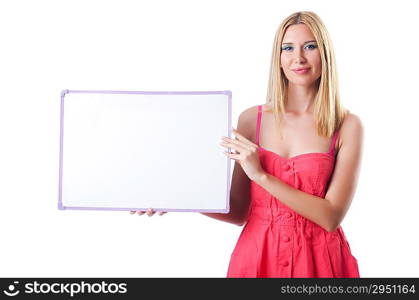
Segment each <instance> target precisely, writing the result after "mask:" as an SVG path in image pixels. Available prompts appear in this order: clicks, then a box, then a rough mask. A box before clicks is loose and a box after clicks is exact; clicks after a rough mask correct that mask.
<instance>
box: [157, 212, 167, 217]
mask: <svg viewBox="0 0 419 300" xmlns="http://www.w3.org/2000/svg"><path fill="white" fill-rule="evenodd" d="M165 213H167V211H160V212H159V216H162V215H164V214H165Z"/></svg>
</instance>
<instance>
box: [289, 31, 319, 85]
mask: <svg viewBox="0 0 419 300" xmlns="http://www.w3.org/2000/svg"><path fill="white" fill-rule="evenodd" d="M281 48H282V51H281V67H282V70H283V71H284V73H285V76H286V77H287V79H288V80H289V82H291V83H293V84H296V85H312V84H313V83H314V82H315V81H316V80H317V79H318V78H319V77H320V75H321V68H322V65H321V58H320V51H319V48H318V45H317V43H316V40H315V38H314V36H313V34H312V33H311V30H310V29H309V28H308V27H307V25H305V24H297V25H291V26H290V27H288V28H287V30H286V32H285V35H284V38H283V40H282V45H281ZM301 68H304V69H306V70H303V71H300V72H298V71H297V69H301Z"/></svg>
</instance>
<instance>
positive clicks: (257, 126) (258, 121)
mask: <svg viewBox="0 0 419 300" xmlns="http://www.w3.org/2000/svg"><path fill="white" fill-rule="evenodd" d="M261 118H262V105H258V120H257V123H256V144H257V145H258V146H259V132H260V119H261Z"/></svg>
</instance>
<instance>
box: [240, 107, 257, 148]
mask: <svg viewBox="0 0 419 300" xmlns="http://www.w3.org/2000/svg"><path fill="white" fill-rule="evenodd" d="M258 106H259V105H254V106H251V107H248V108H246V109H245V110H243V111H242V112H241V113H240V115H239V121H238V124H237V130H238V131H239V132H240V133H241V134H242V135H243V136H244V137H245V138H247V139H249V140H252V141H253V140H254V139H255V131H256V125H257V124H256V122H257V114H258Z"/></svg>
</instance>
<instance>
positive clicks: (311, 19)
mask: <svg viewBox="0 0 419 300" xmlns="http://www.w3.org/2000/svg"><path fill="white" fill-rule="evenodd" d="M233 133H234V135H235V139H230V138H228V137H223V138H222V142H221V145H222V146H223V147H226V148H229V149H233V150H234V152H225V154H226V155H227V156H228V157H229V158H231V159H234V160H235V166H234V171H233V178H232V186H231V194H230V212H229V213H228V214H218V213H204V214H205V215H207V216H209V217H212V218H215V219H218V220H222V221H226V222H230V223H233V224H237V225H240V226H242V225H244V228H243V230H242V232H241V234H240V237H239V239H238V241H237V244H236V246H235V248H234V251H233V253H232V255H231V260H230V264H229V268H228V273H227V277H359V270H358V263H357V260H356V258H355V257H354V256H353V255H352V253H351V250H350V247H349V243H348V241H347V239H346V237H345V234H344V232H343V230H342V227H341V226H340V223H341V222H342V220H343V218H344V216H345V214H346V213H347V211H348V209H349V207H350V204H351V202H352V198H353V196H354V193H355V189H356V186H357V181H358V176H359V171H360V165H361V156H362V144H363V127H362V123H361V121H360V119H359V117H357V116H356V115H354V114H352V113H350V112H349V111H348V110H346V109H344V108H343V107H342V105H341V103H340V100H339V92H338V82H337V71H336V66H335V58H334V52H333V47H332V43H331V40H330V37H329V35H328V32H327V30H326V28H325V26H324V24H323V22H322V21H321V19H320V18H319V17H318V16H317V15H316V14H315V13H313V12H307V11H304V12H297V13H294V14H292V15H290V16H289V17H287V18H286V19H285V20H284V21H283V22H282V23H281V25H280V26H279V29H278V31H277V33H276V36H275V40H274V45H273V51H272V61H271V69H270V76H269V84H268V93H267V99H266V104H264V105H257V106H253V107H250V108H248V109H246V110H245V111H243V112H242V113H241V114H240V116H239V120H238V126H237V130H234V131H233ZM132 213H134V212H132ZM143 213H145V212H138V214H139V215H141V214H143ZM147 214H148V215H149V216H151V215H153V214H154V212H153V210H152V209H150V210H149V211H148V212H147ZM160 214H163V213H160Z"/></svg>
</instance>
